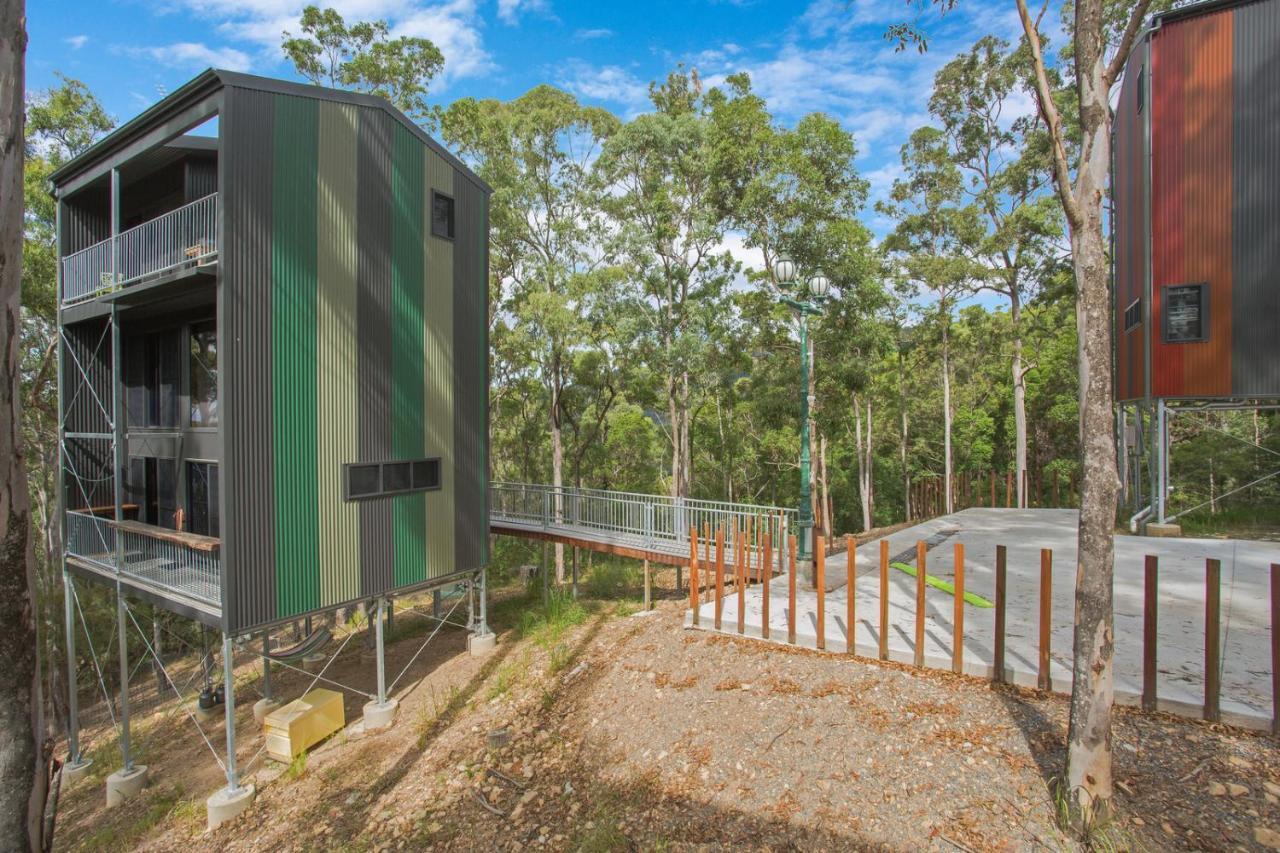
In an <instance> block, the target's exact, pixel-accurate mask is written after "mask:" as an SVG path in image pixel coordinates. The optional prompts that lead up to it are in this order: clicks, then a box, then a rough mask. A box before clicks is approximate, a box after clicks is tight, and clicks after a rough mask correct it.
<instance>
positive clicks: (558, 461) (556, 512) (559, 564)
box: [551, 382, 564, 584]
mask: <svg viewBox="0 0 1280 853" xmlns="http://www.w3.org/2000/svg"><path fill="white" fill-rule="evenodd" d="M563 433H564V429H563V428H562V427H561V426H560V390H559V383H558V382H553V383H552V391H551V485H552V486H554V487H555V498H554V501H553V505H552V507H551V512H552V518H553V519H554V520H555V521H556V523H560V522H562V521H564V494H563V492H562V491H561V489H563V488H564V435H563ZM556 583H557V584H562V583H564V545H563V544H561V543H560V542H557V543H556Z"/></svg>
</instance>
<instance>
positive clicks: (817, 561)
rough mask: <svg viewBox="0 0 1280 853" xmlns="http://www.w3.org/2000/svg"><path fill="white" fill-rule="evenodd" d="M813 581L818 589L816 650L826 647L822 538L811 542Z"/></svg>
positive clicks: (825, 590) (823, 542) (824, 546)
mask: <svg viewBox="0 0 1280 853" xmlns="http://www.w3.org/2000/svg"><path fill="white" fill-rule="evenodd" d="M813 559H814V564H813V581H814V586H816V587H817V588H818V648H819V649H820V650H821V649H825V648H826V647H827V609H826V603H827V543H826V541H824V539H823V537H821V536H818V537H815V538H814V540H813Z"/></svg>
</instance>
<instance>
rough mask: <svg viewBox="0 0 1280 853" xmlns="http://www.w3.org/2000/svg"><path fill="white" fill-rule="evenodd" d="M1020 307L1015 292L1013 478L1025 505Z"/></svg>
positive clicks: (1024, 395)
mask: <svg viewBox="0 0 1280 853" xmlns="http://www.w3.org/2000/svg"><path fill="white" fill-rule="evenodd" d="M1021 314H1022V309H1021V306H1020V305H1019V304H1018V297H1017V294H1016V293H1015V294H1014V296H1013V297H1012V300H1011V305H1010V322H1011V323H1012V324H1013V330H1014V331H1013V363H1012V371H1013V429H1014V443H1015V452H1014V469H1015V473H1014V480H1015V481H1016V482H1017V484H1018V507H1019V508H1024V507H1026V505H1027V493H1026V470H1027V379H1026V375H1025V372H1024V371H1023V369H1022V331H1021V329H1020V327H1019V320H1020V318H1021Z"/></svg>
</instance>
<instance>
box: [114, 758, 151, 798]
mask: <svg viewBox="0 0 1280 853" xmlns="http://www.w3.org/2000/svg"><path fill="white" fill-rule="evenodd" d="M146 786H147V766H146V765H145V764H135V765H133V770H131V771H129V772H127V773H126V772H125V771H124V770H117V771H116V772H115V773H112V774H111V775H110V776H108V777H107V808H115V807H116V806H118V805H120V804H121V803H123V802H124V801H125V800H127V799H129V798H130V797H135V796H137V795H138V793H139V792H140V791H142V789H143V788H145V787H146Z"/></svg>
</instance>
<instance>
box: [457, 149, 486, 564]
mask: <svg viewBox="0 0 1280 853" xmlns="http://www.w3.org/2000/svg"><path fill="white" fill-rule="evenodd" d="M453 186H454V198H455V212H454V217H455V222H456V229H455V230H456V233H457V239H456V240H455V242H454V249H453V270H454V278H453V282H454V296H453V330H454V332H453V333H454V338H453V339H454V365H455V371H456V373H455V376H456V379H455V385H454V395H453V399H454V421H453V423H454V454H455V458H456V470H455V478H456V479H455V483H456V501H457V519H458V526H459V529H458V532H457V537H456V540H455V553H456V568H457V569H458V570H460V571H462V570H470V569H477V568H479V567H480V566H481V565H482V564H483V563H484V561H485V557H486V551H487V548H488V533H489V520H488V509H487V484H488V458H487V453H488V416H489V376H488V373H489V367H488V365H489V341H488V310H487V304H488V267H487V257H488V255H487V253H488V230H487V224H488V219H487V212H486V201H487V199H486V197H485V195H484V193H483V192H482V191H481V190H479V189H478V188H477V187H475V186H474V185H473V184H472V183H471V182H469V181H467V180H465V179H464V178H463V176H462V175H460V174H455V176H454V182H453Z"/></svg>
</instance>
